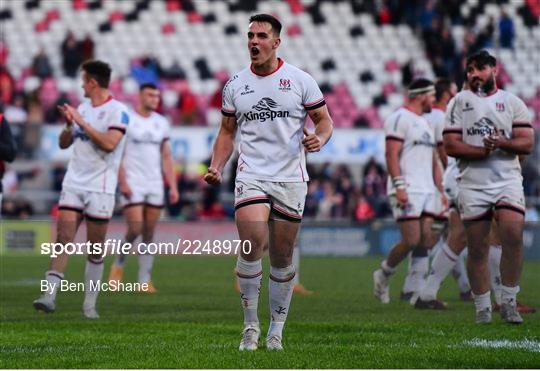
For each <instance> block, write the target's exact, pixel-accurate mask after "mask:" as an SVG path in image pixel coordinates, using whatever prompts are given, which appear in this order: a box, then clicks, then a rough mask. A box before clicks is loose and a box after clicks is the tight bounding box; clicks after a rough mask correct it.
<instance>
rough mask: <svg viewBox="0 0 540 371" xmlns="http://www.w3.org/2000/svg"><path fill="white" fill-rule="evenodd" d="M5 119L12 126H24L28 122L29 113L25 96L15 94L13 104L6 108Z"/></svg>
mask: <svg viewBox="0 0 540 371" xmlns="http://www.w3.org/2000/svg"><path fill="white" fill-rule="evenodd" d="M4 117H5V118H6V120H7V121H8V122H9V123H11V124H14V125H15V124H24V123H26V122H27V121H28V111H27V109H26V103H25V100H24V94H22V93H15V94H14V95H13V102H12V103H11V104H8V105H7V106H6V109H5V111H4Z"/></svg>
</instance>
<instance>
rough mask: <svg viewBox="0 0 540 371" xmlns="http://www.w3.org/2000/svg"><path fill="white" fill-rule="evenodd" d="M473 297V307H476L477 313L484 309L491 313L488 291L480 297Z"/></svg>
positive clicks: (489, 293)
mask: <svg viewBox="0 0 540 371" xmlns="http://www.w3.org/2000/svg"><path fill="white" fill-rule="evenodd" d="M473 296H474V306H475V307H476V311H477V312H480V311H481V310H484V309H486V308H489V310H490V311H491V292H490V291H489V290H488V291H486V292H485V293H483V294H481V295H473Z"/></svg>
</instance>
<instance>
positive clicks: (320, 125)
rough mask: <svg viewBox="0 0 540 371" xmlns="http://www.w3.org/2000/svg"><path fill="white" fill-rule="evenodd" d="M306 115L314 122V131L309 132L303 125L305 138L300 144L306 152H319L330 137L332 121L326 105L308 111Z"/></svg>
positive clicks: (332, 127) (332, 128)
mask: <svg viewBox="0 0 540 371" xmlns="http://www.w3.org/2000/svg"><path fill="white" fill-rule="evenodd" d="M308 115H309V117H310V118H311V120H312V121H313V123H314V124H315V133H310V132H309V131H308V130H307V129H306V128H305V127H304V134H305V138H304V139H303V140H302V144H303V145H304V147H305V148H306V150H307V151H308V152H319V151H320V150H321V148H322V147H323V146H324V145H325V144H326V143H328V141H329V140H330V138H331V137H332V131H333V130H334V123H333V121H332V118H331V117H330V114H329V113H328V107H327V106H326V105H324V106H322V107H319V108H317V109H314V110H310V111H308Z"/></svg>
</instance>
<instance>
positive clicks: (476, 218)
mask: <svg viewBox="0 0 540 371" xmlns="http://www.w3.org/2000/svg"><path fill="white" fill-rule="evenodd" d="M492 215H493V214H492V211H491V209H489V210H488V211H485V212H483V213H482V214H479V215H475V216H471V217H468V218H463V217H462V218H461V220H463V221H464V222H478V221H481V220H491V218H492Z"/></svg>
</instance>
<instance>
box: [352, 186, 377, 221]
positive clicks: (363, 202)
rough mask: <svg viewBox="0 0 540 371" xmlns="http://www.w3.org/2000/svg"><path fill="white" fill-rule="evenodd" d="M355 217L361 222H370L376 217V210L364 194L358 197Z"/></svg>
mask: <svg viewBox="0 0 540 371" xmlns="http://www.w3.org/2000/svg"><path fill="white" fill-rule="evenodd" d="M354 216H355V219H356V220H357V221H359V222H367V221H370V220H372V219H373V218H374V217H375V216H376V213H375V210H374V209H373V207H371V204H370V203H369V202H368V200H367V199H366V197H365V196H364V195H363V194H362V193H360V194H359V195H358V200H357V202H356V210H355V213H354Z"/></svg>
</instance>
